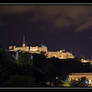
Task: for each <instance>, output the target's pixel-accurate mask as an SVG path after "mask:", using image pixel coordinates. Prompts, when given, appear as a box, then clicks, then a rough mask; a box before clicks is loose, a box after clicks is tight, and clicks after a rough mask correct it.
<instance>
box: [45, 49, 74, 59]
mask: <svg viewBox="0 0 92 92" xmlns="http://www.w3.org/2000/svg"><path fill="white" fill-rule="evenodd" d="M45 55H46V56H47V58H51V57H55V58H59V59H68V58H74V56H73V55H72V53H70V52H65V51H64V52H63V51H61V50H60V51H56V52H47V53H46V54H45Z"/></svg>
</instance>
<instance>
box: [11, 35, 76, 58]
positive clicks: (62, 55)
mask: <svg viewBox="0 0 92 92" xmlns="http://www.w3.org/2000/svg"><path fill="white" fill-rule="evenodd" d="M9 51H14V52H17V51H22V52H28V53H39V54H40V53H41V52H45V53H44V55H45V56H46V57H47V58H52V57H55V58H59V59H68V58H75V56H73V55H72V53H70V52H66V51H64V50H60V51H52V52H51V51H48V49H47V47H46V46H41V47H38V46H35V47H32V46H26V44H25V36H23V44H22V46H21V47H16V46H9Z"/></svg>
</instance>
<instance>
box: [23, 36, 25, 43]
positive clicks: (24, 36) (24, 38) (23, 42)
mask: <svg viewBox="0 0 92 92" xmlns="http://www.w3.org/2000/svg"><path fill="white" fill-rule="evenodd" d="M23 43H25V35H23Z"/></svg>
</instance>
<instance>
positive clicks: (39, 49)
mask: <svg viewBox="0 0 92 92" xmlns="http://www.w3.org/2000/svg"><path fill="white" fill-rule="evenodd" d="M32 51H39V52H47V47H38V46H35V47H32V46H30V52H32Z"/></svg>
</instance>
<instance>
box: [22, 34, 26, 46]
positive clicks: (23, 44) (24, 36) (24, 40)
mask: <svg viewBox="0 0 92 92" xmlns="http://www.w3.org/2000/svg"><path fill="white" fill-rule="evenodd" d="M22 46H23V47H25V46H26V44H25V36H24V35H23V44H22Z"/></svg>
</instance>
